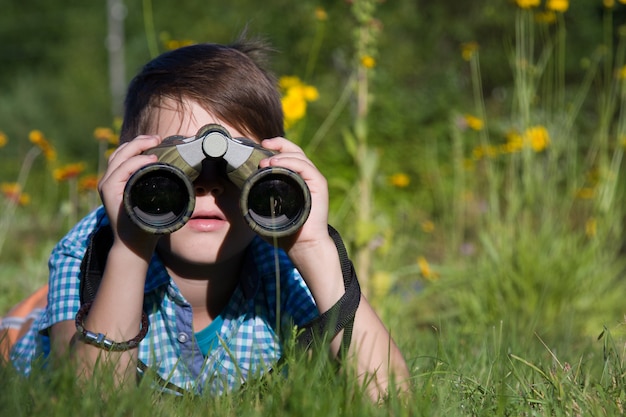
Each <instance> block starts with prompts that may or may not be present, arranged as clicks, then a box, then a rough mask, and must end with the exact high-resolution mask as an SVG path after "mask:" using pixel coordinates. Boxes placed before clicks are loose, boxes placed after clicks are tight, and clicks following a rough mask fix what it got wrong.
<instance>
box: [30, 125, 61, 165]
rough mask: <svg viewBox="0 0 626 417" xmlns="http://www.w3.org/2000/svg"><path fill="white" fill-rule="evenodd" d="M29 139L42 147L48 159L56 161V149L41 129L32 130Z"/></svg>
mask: <svg viewBox="0 0 626 417" xmlns="http://www.w3.org/2000/svg"><path fill="white" fill-rule="evenodd" d="M28 139H29V140H30V141H31V142H32V143H33V144H35V145H36V146H37V147H38V148H39V149H41V151H42V152H43V155H44V157H45V158H46V160H48V161H54V160H55V159H56V157H57V154H56V151H55V150H54V148H53V147H52V145H51V144H50V142H48V140H47V139H46V137H45V136H44V135H43V133H41V131H40V130H31V131H30V133H29V134H28Z"/></svg>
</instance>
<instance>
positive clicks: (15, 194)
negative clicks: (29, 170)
mask: <svg viewBox="0 0 626 417" xmlns="http://www.w3.org/2000/svg"><path fill="white" fill-rule="evenodd" d="M0 190H1V191H2V194H3V195H4V197H5V198H6V199H7V200H10V201H13V202H14V203H17V204H19V205H20V206H25V205H27V204H28V203H30V196H29V195H28V194H26V193H23V192H22V187H21V186H20V185H19V184H18V183H16V182H10V183H9V182H3V183H2V185H0Z"/></svg>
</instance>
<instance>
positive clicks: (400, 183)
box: [389, 172, 411, 188]
mask: <svg viewBox="0 0 626 417" xmlns="http://www.w3.org/2000/svg"><path fill="white" fill-rule="evenodd" d="M389 183H390V184H391V185H393V186H394V187H398V188H406V187H408V186H409V184H410V183H411V178H409V176H408V175H406V174H403V173H401V172H398V173H397V174H393V175H392V176H391V177H389Z"/></svg>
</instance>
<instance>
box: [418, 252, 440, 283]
mask: <svg viewBox="0 0 626 417" xmlns="http://www.w3.org/2000/svg"><path fill="white" fill-rule="evenodd" d="M417 266H418V267H419V270H420V274H422V277H424V279H426V280H428V281H436V280H437V279H438V278H439V274H437V273H436V272H435V271H433V270H432V269H431V267H430V264H429V263H428V261H427V260H426V258H424V257H423V256H420V257H418V258H417Z"/></svg>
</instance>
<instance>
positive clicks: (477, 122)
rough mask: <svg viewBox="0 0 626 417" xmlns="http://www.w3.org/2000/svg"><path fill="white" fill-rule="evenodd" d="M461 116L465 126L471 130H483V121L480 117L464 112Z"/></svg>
mask: <svg viewBox="0 0 626 417" xmlns="http://www.w3.org/2000/svg"><path fill="white" fill-rule="evenodd" d="M463 118H464V119H465V123H467V126H468V127H469V128H470V129H472V130H476V131H480V130H483V127H484V126H485V122H483V120H482V119H480V118H478V117H476V116H472V115H471V114H466V115H465V116H463Z"/></svg>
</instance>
